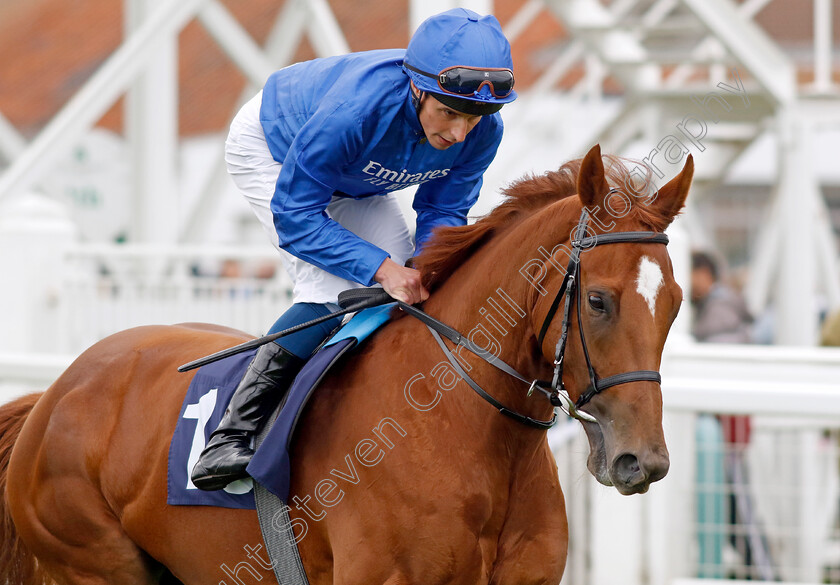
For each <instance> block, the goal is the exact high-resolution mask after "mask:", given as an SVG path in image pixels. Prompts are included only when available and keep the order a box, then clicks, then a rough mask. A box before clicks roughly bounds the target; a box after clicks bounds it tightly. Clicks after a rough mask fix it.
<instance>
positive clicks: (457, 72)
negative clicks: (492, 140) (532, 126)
mask: <svg viewBox="0 0 840 585" xmlns="http://www.w3.org/2000/svg"><path fill="white" fill-rule="evenodd" d="M403 65H405V68H406V69H409V70H411V71H414V72H415V73H419V74H420V75H424V76H426V77H431V78H432V79H436V80H437V83H438V87H440V89H441V91H444V92H446V93H450V94H452V95H458V96H468V95H473V94H476V93H478V92H479V91H480V90H481V88H482V87H484V86H485V85H486V86H488V87H489V88H490V93H492V94H493V97H495V98H499V99H501V98H505V97H507V96H509V95H510V92H512V91H513V71H511V70H510V69H496V68H478V67H466V66H463V65H456V66H454V67H447V68H446V69H444V70H443V71H441V72H440V73H438V74H437V75H435V74H434V73H428V72H426V71H422V70H420V69H417V68H416V67H412V66H411V65H409V64H408V63H403Z"/></svg>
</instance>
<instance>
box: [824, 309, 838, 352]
mask: <svg viewBox="0 0 840 585" xmlns="http://www.w3.org/2000/svg"><path fill="white" fill-rule="evenodd" d="M820 345H824V346H829V347H840V310H838V311H834V312H833V313H829V314H828V317H826V319H825V322H824V323H823V325H822V329H821V331H820Z"/></svg>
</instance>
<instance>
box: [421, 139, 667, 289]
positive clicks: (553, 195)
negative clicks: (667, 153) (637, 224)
mask: <svg viewBox="0 0 840 585" xmlns="http://www.w3.org/2000/svg"><path fill="white" fill-rule="evenodd" d="M603 159H604V163H605V164H604V170H605V174H606V179H607V182H608V183H610V184H611V185H614V186H617V187H623V186H624V185H626V184H631V185H632V184H633V183H632V179H631V178H630V177H631V174H630V169H628V167H627V165H626V164H625V162H632V163H633V164H634V165H637V166H640V167H641V168H643V169H644V170H645V173H646V175H647V176H646V179H647V184H651V171H650V169H649V168H648V167H647V166H645V165H643V164H642V163H639V162H637V161H630V160H629V159H623V158H621V157H618V156H613V155H604V156H603ZM582 162H583V159H575V160H571V161H569V162H567V163H566V164H564V165H563V166H561V167H560V168H559V169H557V170H556V171H548V172H546V173H545V174H542V175H526V176H524V177H523V178H521V179H519V180H518V181H515V182H513V183H511V184H510V185H508V186H507V187H506V188H505V189H503V191H502V193H503V195H504V199H503V201H502V203H501V204H499V205H498V206H497V207H496V208H495V209H493V211H491V212H490V213H488V214H487V215H485V216H484V217H482V218H481V219H479V220H478V221H476V222H475V223H474V224H471V225H465V226H458V227H443V228H438V229H436V230H435V231H434V235H433V236H432V238H431V239H430V240H429V242H428V243H427V244H426V246H425V247H424V248H423V251H422V252H421V254H420V255H419V256H417V257H416V258H415V260H414V267H415V268H417V269H418V270H420V272H421V273H422V275H423V285H424V286H425V287H426V288H427V289H428V290H430V291H431V290H434V289H435V288H436V287H438V286H440V285H441V284H442V283H443V282H444V281H445V280H446V279H447V278H448V277H449V276H450V275H451V274H452V273H453V272H454V271H455V269H456V268H457V267H458V266H460V265H461V264H462V263H463V262H464V261H465V260H466V259H467V258H468V257H469V256H471V255H472V254H473V253H474V252H475V251H476V250H478V249H479V248H480V247H481V246H483V245H484V244H485V243H486V242H487V241H488V240H489V239H490V238H491V237H492V236H493V235H495V234H498V233H501V232H502V231H504V230H507V229H510V228H511V227H512V226H513V225H515V224H517V223H519V222H520V221H522V220H523V219H525V218H526V217H528V216H530V215H532V214H534V213H536V212H537V211H539V210H540V209H543V208H544V207H546V206H547V205H550V204H552V203H554V202H556V201H560V200H561V199H565V198H567V197H571V196H573V195H575V194H577V178H578V172H579V171H580V167H581V163H582ZM628 216H634V217H635V219H638V220H639V221H641V222H642V223H643V224H644V225H647V226H649V228H650V229H652V230H654V231H663V230H664V229H665V228H666V227H667V226H668V224H669V223H670V221H671V219H672V218H670V217H665V216H663V215H662V214H661V213H658V212H657V211H656V210H655V209H652V208H651V206H649V205H633V206H632V207H631V210H630V213H629V214H628Z"/></svg>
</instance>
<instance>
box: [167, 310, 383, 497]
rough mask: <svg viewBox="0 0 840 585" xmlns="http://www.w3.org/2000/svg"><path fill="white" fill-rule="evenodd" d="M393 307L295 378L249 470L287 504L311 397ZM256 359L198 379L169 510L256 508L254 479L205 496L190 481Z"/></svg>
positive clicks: (172, 472)
mask: <svg viewBox="0 0 840 585" xmlns="http://www.w3.org/2000/svg"><path fill="white" fill-rule="evenodd" d="M393 306H394V304H393V303H391V304H388V305H382V306H379V307H374V308H371V309H365V310H363V311H360V312H359V313H357V314H356V315H355V316H354V317H353V318H352V319H351V320H350V321H349V322H348V323H347V324H346V325H345V326H344V327H342V328H341V330H340V331H339V332H338V333H337V334H336V335H335V336H334V337H333V338H332V339H330V341H329V342H328V343H326V344H325V345H324V347H323V348H322V349H321V350H320V351H319V352H318V353H316V354H315V355H314V356H312V357H311V358H310V359H309V361H307V362H306V365H305V366H304V367H303V369H301V371H300V373H299V374H298V376H297V378H295V381H294V383H293V384H292V386H291V388H290V389H289V394H288V396H287V398H286V402H285V404H284V406H283V409H282V410H281V411H280V414H279V415H278V417H277V419H276V420H275V421H274V425H273V426H272V428H271V430H270V431H269V432H268V435H267V436H266V437H265V440H264V441H263V442H262V444H261V445H260V447H259V449H257V452H256V454H255V455H254V458H253V459H252V460H251V463H250V464H249V465H248V473H249V474H250V475H251V477H253V478H254V479H256V480H257V481H259V482H260V484H261V485H263V486H264V487H265V488H266V489H267V490H268V491H270V492H271V493H273V494H274V495H276V496H277V497H279V498H280V499H281V500H283V501H284V502H285V501H286V500H287V498H288V495H289V480H290V475H289V474H290V469H291V461H290V460H289V451H288V448H289V446H290V444H291V441H292V437H293V435H294V431H295V425H296V424H297V421H298V420H299V418H300V415H301V413H302V412H303V408H304V407H305V406H306V403H307V401H308V400H309V397H310V396H311V395H312V392H313V391H314V389H315V388H316V387H317V385H318V383H319V382H320V381H321V380H322V379H323V377H324V375H325V374H326V373H327V372H328V371H329V369H330V367H331V366H332V365H333V364H335V363H336V362H338V361H339V359H340V358H341V356H343V355H344V354H345V353H346V352H347V351H348V350H350V349H352V348H353V347H355V346H357V345H358V344H359V343H361V342H362V341H363V340H364V339H365V338H367V336H368V335H370V334H371V333H372V332H374V331H375V330H376V329H378V328H379V327H380V326H381V325H382V324H383V323H385V322H386V321H387V320H388V316H389V314H390V311H391V309H392V308H393ZM255 353H256V350H251V351H248V352H244V353H241V354H237V355H234V356H231V357H229V358H225V359H223V360H219V361H217V362H214V363H211V364H208V365H206V366H203V367H202V368H200V369H199V370H198V372H197V373H196V375H195V377H194V378H193V380H192V383H191V384H190V387H189V389H188V390H187V395H186V398H185V399H184V403H183V405H182V406H181V413H180V416H179V418H178V424H177V425H176V427H175V433H174V435H173V436H172V442H171V444H170V446H169V474H168V496H167V503H168V504H172V505H180V506H221V507H224V508H241V509H254V508H255V504H254V489H253V482H252V480H251V479H250V478H249V479H245V480H239V481H235V482H233V483H231V484H229V485H228V486H227V487H226V488H225V489H224V490H219V491H214V492H206V491H203V490H200V489H198V488H196V487H195V485H193V483H192V481H190V470H192V468H193V466H194V465H195V462H196V461H197V460H198V456H199V455H200V454H201V451H202V450H203V449H204V446H205V445H206V444H207V441H208V439H209V438H210V435H211V434H212V433H213V431H214V430H215V429H216V427H217V426H218V425H219V422H220V421H221V420H222V416H224V413H225V409H226V408H227V405H228V403H229V402H230V399H231V397H232V396H233V393H234V391H235V390H236V387H237V385H238V384H239V381H240V380H241V379H242V375H243V374H244V372H245V368H247V367H248V364H249V363H251V360H252V359H253V357H254V354H255Z"/></svg>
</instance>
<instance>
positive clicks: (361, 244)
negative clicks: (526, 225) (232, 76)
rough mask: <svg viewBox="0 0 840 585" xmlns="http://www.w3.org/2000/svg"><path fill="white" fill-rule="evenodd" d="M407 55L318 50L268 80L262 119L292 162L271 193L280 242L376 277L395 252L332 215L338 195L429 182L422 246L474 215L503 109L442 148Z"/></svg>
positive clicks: (422, 203)
mask: <svg viewBox="0 0 840 585" xmlns="http://www.w3.org/2000/svg"><path fill="white" fill-rule="evenodd" d="M404 55H405V50H404V49H395V50H380V51H367V52H362V53H352V54H349V55H343V56H339V57H329V58H325V59H315V60H313V61H307V62H305V63H298V64H295V65H292V66H290V67H286V68H285V69H281V70H280V71H277V72H275V73H274V74H273V75H272V76H271V77H270V78H269V79H268V82H267V83H266V85H265V87H264V88H263V97H262V106H261V109H260V122H261V124H262V127H263V131H264V132H265V137H266V141H267V143H268V148H269V150H270V151H271V154H272V156H273V157H274V159H275V160H277V161H278V162H279V163H281V164H282V165H283V166H282V170H281V171H280V176H279V177H278V179H277V184H276V188H275V192H274V196H273V198H272V200H271V211H272V213H273V215H274V226H275V228H276V229H277V234H278V236H279V238H280V242H279V243H280V247H281V248H282V249H284V250H286V251H288V252H289V253H291V254H293V255H295V256H297V257H298V258H301V259H303V260H305V261H307V262H309V263H311V264H314V265H316V266H318V267H319V268H322V269H324V270H326V271H328V272H330V273H332V274H335V275H338V276H341V277H343V278H347V279H349V280H353V281H355V282H359V283H362V284H365V285H368V286H369V285H372V284H374V280H373V276H374V274H375V273H376V271H377V269H378V268H379V266H380V264H382V262H383V261H384V260H385V258H387V257H388V253H387V252H385V251H384V250H382V249H380V248H378V247H377V246H374V245H373V244H371V243H369V242H367V241H365V240H363V239H362V238H360V237H358V236H356V235H354V234H353V233H352V232H350V231H349V230H347V229H345V228H343V227H342V226H341V225H340V224H339V223H338V222H336V221H334V220H332V219H330V217H329V216H328V215H327V213H326V207H327V205H328V204H329V202H330V200H331V198H332V197H333V196H339V197H352V198H354V199H360V198H363V197H369V196H373V195H384V194H387V193H389V192H391V191H395V190H397V189H404V188H405V187H410V186H412V185H419V188H418V189H417V193H416V194H415V196H414V204H413V207H414V209H415V211H416V212H417V230H416V235H415V242H416V243H415V248H416V250H419V249H420V247H421V246H422V245H423V243H424V242H425V241H426V240H427V239H428V237H429V235H430V234H431V230H432V229H433V228H435V227H438V226H459V225H464V224H466V222H467V212H468V211H469V210H470V208H471V207H472V206H473V205H474V204H475V202H476V200H477V199H478V193H479V189H480V188H481V182H482V175H483V174H484V171H485V170H486V169H487V167H488V166H489V165H490V162H491V161H492V160H493V158H494V157H495V155H496V150H497V148H498V146H499V142H500V141H501V139H502V130H503V127H502V120H501V117H500V115H499V114H493V115H492V116H484V117H482V119H481V121H480V122H479V123H478V124H477V125H476V126H475V128H473V130H472V131H471V132H470V133H469V134H468V135H467V137H466V140H465V141H464V142H462V143H459V144H455V145H453V146H450V147H449V148H448V149H446V150H442V151H441V150H436V149H435V148H433V147H432V146H430V145H429V144H428V142H427V141H426V139H425V135H424V133H423V129H422V127H421V126H420V121H419V120H418V118H417V112H416V110H415V108H414V105H413V104H412V101H411V95H410V93H409V80H408V76H407V75H406V74H405V73H404V72H403V69H402V59H403V56H404Z"/></svg>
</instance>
